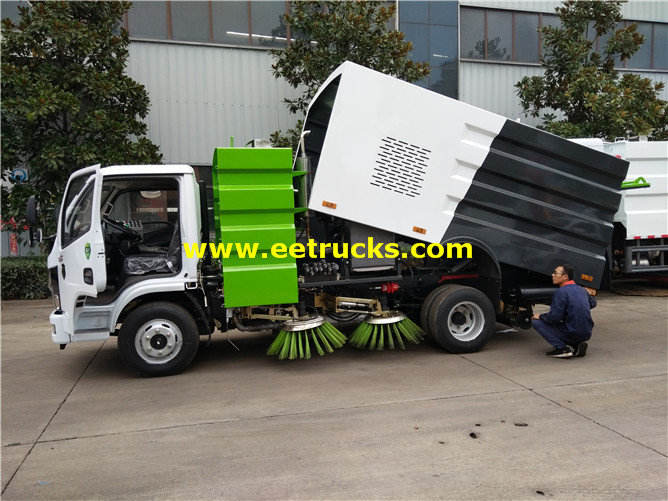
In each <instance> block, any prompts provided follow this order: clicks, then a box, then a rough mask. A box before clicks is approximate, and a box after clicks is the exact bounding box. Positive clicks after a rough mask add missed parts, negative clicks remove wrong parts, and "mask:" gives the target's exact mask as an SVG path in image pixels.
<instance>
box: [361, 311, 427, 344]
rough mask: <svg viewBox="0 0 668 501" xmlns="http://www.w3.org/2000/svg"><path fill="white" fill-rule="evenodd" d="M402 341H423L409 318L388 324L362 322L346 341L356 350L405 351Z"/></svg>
mask: <svg viewBox="0 0 668 501" xmlns="http://www.w3.org/2000/svg"><path fill="white" fill-rule="evenodd" d="M404 339H405V340H406V341H408V342H410V343H413V344H418V343H419V342H420V341H421V340H422V339H423V332H422V329H420V327H419V326H418V325H417V324H416V323H415V322H413V321H412V320H410V319H409V318H404V319H403V320H400V321H399V322H394V323H388V324H370V323H367V322H362V323H361V324H360V325H359V326H358V327H357V329H355V331H354V332H353V333H352V335H351V336H350V339H349V340H348V341H349V342H350V344H351V345H353V346H354V347H356V348H368V349H369V350H384V349H385V348H386V347H387V348H388V349H390V350H394V349H395V347H396V346H399V348H401V349H402V350H405V349H406V345H405V344H404Z"/></svg>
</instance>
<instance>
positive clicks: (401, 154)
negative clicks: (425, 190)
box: [370, 137, 431, 198]
mask: <svg viewBox="0 0 668 501" xmlns="http://www.w3.org/2000/svg"><path fill="white" fill-rule="evenodd" d="M430 154H431V151H430V150H427V149H425V148H420V147H419V146H415V145H414V144H409V143H407V142H405V141H400V140H398V139H394V138H392V137H386V138H383V139H381V144H380V149H379V152H378V158H377V159H376V166H375V167H374V168H373V172H372V173H371V182H370V183H371V185H372V186H377V187H379V188H383V189H385V190H389V191H393V192H396V193H400V194H401V195H406V196H408V197H412V198H415V197H417V196H419V195H420V194H421V192H422V185H423V183H424V180H425V175H426V173H427V165H428V164H429V155H430Z"/></svg>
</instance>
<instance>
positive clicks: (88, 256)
mask: <svg viewBox="0 0 668 501" xmlns="http://www.w3.org/2000/svg"><path fill="white" fill-rule="evenodd" d="M84 251H85V252H86V259H90V244H89V243H86V247H84Z"/></svg>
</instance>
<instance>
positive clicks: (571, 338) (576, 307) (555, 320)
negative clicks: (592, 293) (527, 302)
mask: <svg viewBox="0 0 668 501" xmlns="http://www.w3.org/2000/svg"><path fill="white" fill-rule="evenodd" d="M590 310H591V309H590V306H589V293H588V292H587V291H586V290H584V289H583V288H582V287H580V286H579V285H577V284H576V283H575V282H573V281H572V280H570V281H568V282H566V283H565V284H564V285H562V286H561V287H559V289H557V290H556V291H555V292H554V296H553V297H552V305H551V306H550V311H548V312H547V313H543V314H541V315H539V318H538V319H534V320H532V325H533V328H534V329H536V330H537V331H538V333H539V334H540V335H541V336H543V338H545V341H547V342H548V343H550V344H551V345H552V346H554V347H555V348H557V349H562V348H565V347H566V345H569V346H571V347H575V346H577V345H578V344H580V343H582V342H583V341H587V340H589V338H591V332H592V329H593V328H594V321H593V320H592V318H591V311H590Z"/></svg>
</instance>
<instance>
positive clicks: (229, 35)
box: [211, 2, 251, 45]
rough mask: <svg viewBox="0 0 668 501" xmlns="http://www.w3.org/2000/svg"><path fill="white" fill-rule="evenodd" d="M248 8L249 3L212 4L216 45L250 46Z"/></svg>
mask: <svg viewBox="0 0 668 501" xmlns="http://www.w3.org/2000/svg"><path fill="white" fill-rule="evenodd" d="M248 7H249V6H248V2H211V10H212V13H213V15H212V18H213V22H212V27H213V41H214V42H215V43H223V44H230V45H250V43H251V37H250V36H249V33H251V31H250V17H249V8H248Z"/></svg>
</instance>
